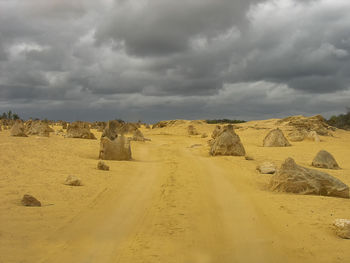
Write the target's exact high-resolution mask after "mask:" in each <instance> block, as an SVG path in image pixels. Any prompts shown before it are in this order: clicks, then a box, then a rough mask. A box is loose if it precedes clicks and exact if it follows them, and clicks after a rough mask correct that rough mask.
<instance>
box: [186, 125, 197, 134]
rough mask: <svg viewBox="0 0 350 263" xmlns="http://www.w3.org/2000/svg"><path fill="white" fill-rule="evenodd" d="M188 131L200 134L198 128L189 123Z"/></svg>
mask: <svg viewBox="0 0 350 263" xmlns="http://www.w3.org/2000/svg"><path fill="white" fill-rule="evenodd" d="M187 133H188V135H198V134H199V133H198V131H197V129H196V128H195V127H194V126H193V125H188V127H187Z"/></svg>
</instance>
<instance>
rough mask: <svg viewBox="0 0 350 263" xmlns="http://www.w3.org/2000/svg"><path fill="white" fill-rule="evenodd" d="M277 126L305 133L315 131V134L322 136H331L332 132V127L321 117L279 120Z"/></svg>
mask: <svg viewBox="0 0 350 263" xmlns="http://www.w3.org/2000/svg"><path fill="white" fill-rule="evenodd" d="M277 124H284V125H288V126H291V127H294V128H296V129H298V130H303V131H306V132H309V131H315V132H317V134H319V135H324V136H329V135H331V132H330V131H332V130H334V128H333V127H331V126H330V125H328V124H327V122H326V120H325V119H324V118H323V117H322V116H321V115H316V116H312V117H304V116H291V117H287V118H285V119H282V120H279V121H278V122H277Z"/></svg>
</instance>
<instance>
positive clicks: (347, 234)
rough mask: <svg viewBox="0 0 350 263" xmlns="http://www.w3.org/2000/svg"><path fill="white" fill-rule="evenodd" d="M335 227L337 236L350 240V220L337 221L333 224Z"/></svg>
mask: <svg viewBox="0 0 350 263" xmlns="http://www.w3.org/2000/svg"><path fill="white" fill-rule="evenodd" d="M333 225H334V227H335V233H336V234H337V236H339V237H341V238H344V239H350V220H349V219H336V220H335V221H334V223H333Z"/></svg>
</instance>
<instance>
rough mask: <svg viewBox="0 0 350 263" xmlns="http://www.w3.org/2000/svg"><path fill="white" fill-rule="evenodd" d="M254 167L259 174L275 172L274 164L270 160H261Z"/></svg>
mask: <svg viewBox="0 0 350 263" xmlns="http://www.w3.org/2000/svg"><path fill="white" fill-rule="evenodd" d="M256 169H257V170H258V171H259V172H260V173H261V174H274V173H275V172H276V166H275V165H274V164H273V163H271V162H263V163H261V164H259V165H258V166H257V167H256Z"/></svg>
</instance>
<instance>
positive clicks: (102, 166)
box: [97, 161, 109, 171]
mask: <svg viewBox="0 0 350 263" xmlns="http://www.w3.org/2000/svg"><path fill="white" fill-rule="evenodd" d="M97 169H98V170H103V171H109V166H108V165H107V164H105V163H104V162H102V161H99V162H98V163H97Z"/></svg>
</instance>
